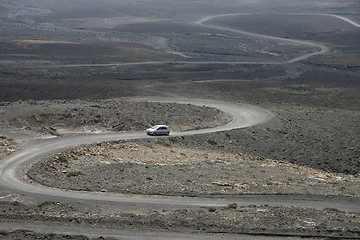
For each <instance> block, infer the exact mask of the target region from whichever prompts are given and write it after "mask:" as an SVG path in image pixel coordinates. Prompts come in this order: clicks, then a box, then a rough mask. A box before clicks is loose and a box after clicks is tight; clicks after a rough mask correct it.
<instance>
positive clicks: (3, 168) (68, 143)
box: [0, 98, 360, 212]
mask: <svg viewBox="0 0 360 240" xmlns="http://www.w3.org/2000/svg"><path fill="white" fill-rule="evenodd" d="M141 100H146V99H144V98H143V99H141ZM152 100H153V99H152ZM156 101H162V102H176V103H192V104H195V105H200V106H203V105H205V106H209V107H215V108H218V109H220V110H221V111H223V112H225V113H227V114H229V115H230V116H231V117H232V118H233V119H232V121H231V122H230V123H228V124H226V125H223V126H218V127H215V128H209V129H202V130H193V131H187V132H174V133H172V134H171V135H172V136H185V135H194V134H203V133H211V132H218V131H225V130H231V129H237V128H244V127H249V126H253V125H257V124H261V123H264V122H266V121H269V120H271V119H272V118H273V114H272V113H271V112H269V111H267V110H264V109H261V108H258V107H255V106H251V105H246V104H237V103H227V102H222V101H215V100H201V99H170V100H169V99H156ZM140 138H149V136H146V135H145V133H144V132H121V133H104V134H82V135H75V136H67V137H57V138H53V139H46V140H38V141H36V142H33V143H32V144H30V145H29V146H27V147H26V148H25V149H24V150H23V151H20V152H18V153H16V154H14V155H12V156H10V157H8V158H7V159H5V160H3V161H2V162H1V163H0V185H1V186H3V187H5V188H7V189H12V190H15V191H20V192H25V193H32V194H37V195H42V196H50V197H56V198H57V199H64V198H66V199H77V200H91V201H111V202H118V203H132V204H147V205H149V204H156V205H158V204H162V205H179V206H225V205H228V204H229V203H234V202H235V203H237V204H238V205H239V206H244V205H265V204H266V205H272V206H298V207H310V208H319V209H321V208H337V209H339V210H343V211H350V212H359V211H360V207H359V204H354V203H352V202H334V201H329V202H324V201H316V200H313V201H310V200H302V199H300V200H297V199H290V198H287V199H283V198H281V197H280V198H279V196H271V195H269V196H266V195H261V196H251V197H241V198H232V199H222V198H189V197H159V196H142V195H124V194H115V193H101V192H95V193H94V192H77V191H69V190H62V189H55V188H49V187H45V186H41V185H36V184H31V183H29V182H27V181H26V180H24V179H23V176H20V174H19V170H21V169H22V168H23V167H24V166H25V165H28V164H31V163H33V162H34V161H37V160H39V159H41V158H42V157H44V156H46V155H48V154H50V153H53V152H56V151H60V150H62V149H64V148H66V147H72V146H76V145H80V144H90V143H96V142H100V141H109V140H118V139H140Z"/></svg>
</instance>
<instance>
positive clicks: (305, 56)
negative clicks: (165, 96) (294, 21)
mask: <svg viewBox="0 0 360 240" xmlns="http://www.w3.org/2000/svg"><path fill="white" fill-rule="evenodd" d="M251 14H254V13H232V14H220V15H213V16H208V17H204V18H202V19H200V20H198V21H196V22H195V24H197V25H200V26H206V27H210V28H214V29H218V30H222V31H230V32H233V33H238V34H241V35H247V36H252V37H257V38H262V39H269V40H275V41H280V42H288V43H293V44H297V45H302V46H308V47H315V48H318V49H319V50H318V51H315V52H310V53H306V54H303V55H301V56H298V57H295V58H293V59H289V60H287V61H267V62H261V61H145V62H128V63H94V64H61V65H50V66H31V67H22V68H30V69H31V68H79V67H116V66H124V67H125V66H143V65H166V64H195V65H209V64H225V65H240V64H253V65H258V64H263V65H279V64H289V63H296V62H300V61H303V60H305V59H308V58H311V57H313V56H316V55H322V54H325V53H328V52H329V51H330V50H331V49H330V48H329V47H327V46H325V45H322V44H320V43H316V42H311V41H307V40H299V39H290V38H281V37H274V36H270V35H265V34H259V33H252V32H247V31H243V30H239V29H234V28H230V27H224V26H218V25H215V24H210V23H206V22H208V21H210V20H212V19H216V18H221V17H229V16H240V15H251ZM256 14H260V13H256ZM292 15H314V16H329V17H334V18H338V19H340V20H343V21H345V22H347V23H349V24H351V25H353V26H354V27H360V25H359V24H358V23H356V22H355V21H353V20H351V19H349V18H347V17H343V16H339V15H335V14H320V13H319V14H313V13H312V14H306V13H304V14H296V13H295V14H292Z"/></svg>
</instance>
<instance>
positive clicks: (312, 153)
mask: <svg viewBox="0 0 360 240" xmlns="http://www.w3.org/2000/svg"><path fill="white" fill-rule="evenodd" d="M228 2H229V5H226V4H222V3H221V5H219V4H218V3H215V2H208V1H207V3H206V4H204V5H201V7H200V5H199V4H200V3H201V2H196V1H195V2H194V1H192V2H191V3H190V2H189V3H188V2H182V1H174V2H169V1H166V3H165V2H163V1H162V0H156V1H155V2H154V1H152V4H151V6H148V5H146V0H143V1H138V2H134V1H122V3H124V5H121V4H120V5H119V4H118V3H116V4H115V3H110V2H109V4H110V5H111V7H109V8H106V9H105V8H103V7H104V6H103V2H97V1H96V0H91V2H89V0H87V4H85V5H83V4H81V2H78V5H76V6H71V5H68V4H62V5H61V6H56V5H54V4H56V2H55V1H37V2H36V3H35V2H30V1H27V3H26V4H27V6H26V7H25V8H23V7H21V6H18V4H20V0H16V2H15V1H13V2H11V3H1V4H2V5H1V6H2V8H0V11H1V15H2V17H1V21H2V24H1V25H0V28H1V32H2V34H3V38H2V40H1V45H0V64H1V71H0V79H1V80H0V84H1V85H0V86H1V87H0V100H1V101H2V107H5V106H6V105H8V106H16V105H18V106H21V107H18V110H20V111H21V110H24V114H23V115H22V116H21V117H20V118H19V119H18V121H17V122H13V125H12V126H13V127H17V128H18V130H19V131H15V132H12V130H11V129H9V125H7V122H6V121H5V122H4V121H2V122H1V126H2V130H3V135H4V137H2V138H1V143H0V148H1V156H4V155H8V154H10V153H11V152H13V151H14V150H15V149H16V147H17V146H16V144H17V143H18V144H19V147H21V146H23V141H27V139H28V138H29V137H35V138H47V137H54V136H56V135H62V134H63V135H67V134H71V133H74V132H77V131H82V132H84V131H99V130H100V131H106V130H109V129H112V127H113V126H115V125H116V124H114V122H116V121H107V120H106V118H105V117H104V115H107V116H110V117H113V116H112V113H111V111H105V110H104V111H101V114H100V117H99V119H97V118H96V117H95V116H96V114H95V112H94V111H90V109H92V108H93V107H91V104H93V102H94V99H99V100H101V99H113V98H118V97H133V96H166V95H170V96H172V95H181V96H188V97H196V98H208V99H219V100H225V101H230V102H240V103H250V104H254V105H257V106H260V107H263V108H266V109H269V110H270V111H272V112H273V113H275V118H274V119H273V120H272V121H271V122H269V123H267V124H264V125H261V126H256V127H251V128H248V129H242V130H232V131H227V132H223V133H211V134H204V135H198V136H185V137H183V138H177V137H173V138H171V137H170V138H169V139H167V138H161V139H160V140H155V139H154V140H143V141H136V142H132V144H133V145H132V146H135V148H132V147H129V146H130V145H129V144H130V143H129V142H127V143H120V144H125V147H124V148H121V149H116V148H115V147H113V148H112V147H109V146H108V145H105V144H100V145H99V146H95V147H93V148H90V149H87V147H85V148H83V149H80V150H76V151H75V152H73V153H71V149H70V150H68V151H65V152H63V153H62V155H60V157H61V156H66V158H65V159H66V161H67V162H66V163H64V162H61V161H59V159H62V158H59V156H56V157H55V158H52V157H51V156H50V157H49V158H47V159H46V160H45V161H44V162H40V163H39V164H38V165H36V166H34V167H33V168H32V169H31V171H30V175H31V176H32V178H33V179H37V180H38V181H42V182H44V183H45V182H46V183H47V184H50V185H52V186H60V187H64V188H68V187H74V188H76V189H82V190H87V191H89V190H100V191H102V190H103V191H118V192H127V189H128V190H129V192H131V193H143V192H145V193H149V194H159V193H160V194H165V195H167V194H169V195H178V194H180V195H196V194H198V195H201V196H206V195H209V194H211V193H216V194H236V195H239V194H242V193H251V194H253V193H257V194H258V193H261V194H263V193H270V194H273V193H276V194H277V193H286V195H285V196H284V197H285V198H286V197H290V198H291V197H295V198H297V197H299V198H301V199H302V198H305V199H308V198H310V199H312V198H313V199H315V200H316V201H325V200H326V201H330V202H350V203H358V202H359V201H358V196H357V193H358V192H359V191H358V189H357V188H358V184H357V182H358V179H359V169H360V165H359V152H360V149H359V146H358V142H359V136H360V133H359V129H360V128H359V126H358V125H359V124H358V119H359V110H360V109H359V106H360V104H359V103H360V96H359V93H360V91H359V87H360V85H359V84H360V83H359V80H358V79H359V73H358V70H359V61H358V60H359V58H358V55H359V48H358V39H359V31H358V30H357V29H356V28H355V26H354V24H352V23H351V22H349V21H348V20H346V19H351V20H353V21H357V19H359V18H358V16H359V12H358V2H357V1H356V0H347V1H345V2H342V3H339V2H338V1H336V0H329V1H327V3H328V4H327V5H323V4H320V2H317V1H301V2H291V3H289V2H288V1H282V0H276V1H275V3H274V2H271V3H268V2H266V1H264V2H263V3H262V4H260V5H254V4H255V3H254V2H253V1H242V2H241V3H239V2H238V1H232V0H230V1H228ZM125 3H128V4H125ZM37 4H42V5H41V7H38V6H37ZM239 4H240V5H239ZM70 6H71V7H70ZM254 9H256V12H264V13H268V14H261V15H258V16H256V17H255V18H254V16H252V17H251V16H250V15H246V16H233V17H226V18H221V19H213V20H212V23H213V24H217V25H222V26H225V27H227V28H236V29H241V30H246V31H250V32H255V33H259V34H266V35H270V36H275V37H280V38H290V39H304V40H305V41H309V40H310V41H313V42H318V43H320V44H321V45H325V46H329V47H331V49H332V50H331V51H330V52H329V53H327V54H325V55H321V56H315V57H312V58H310V59H307V60H306V61H302V62H300V63H292V64H287V65H254V64H243V65H236V66H233V65H228V64H226V65H224V64H211V65H207V64H201V65H195V64H165V65H159V64H154V65H141V66H140V65H131V66H130V65H128V66H126V65H119V66H115V65H111V64H112V63H117V62H122V63H126V62H139V61H156V62H162V61H167V62H168V63H172V62H176V61H179V62H181V61H192V60H194V61H202V62H204V63H205V62H207V61H218V62H219V63H220V62H222V61H229V60H230V61H234V60H235V61H246V62H252V63H253V62H254V61H265V62H266V61H274V60H279V59H293V58H294V57H297V56H299V55H302V54H307V53H308V51H311V52H312V51H313V50H314V49H309V48H307V47H299V46H291V44H283V43H280V42H277V41H276V39H272V40H271V39H268V40H264V39H262V40H261V41H259V39H256V38H252V37H250V36H249V35H241V34H240V35H239V34H238V33H235V32H228V31H223V30H220V29H211V28H210V27H205V26H199V25H196V24H193V23H194V22H195V21H196V20H198V19H200V18H202V17H206V16H213V15H221V14H228V13H233V12H236V13H237V12H238V11H243V12H253V11H254ZM279 11H281V12H289V13H296V14H297V15H296V17H294V16H293V15H287V14H282V15H276V16H274V15H273V13H278V12H279ZM299 11H300V12H301V13H304V12H305V13H309V14H307V15H306V16H307V17H306V18H304V17H303V16H304V15H302V14H298V13H299ZM316 13H326V14H332V15H333V14H335V15H342V16H344V15H343V14H346V19H345V21H344V19H337V18H335V17H330V16H328V15H326V16H325V15H324V16H319V15H317V16H316ZM119 15H121V16H120V18H119ZM139 16H141V17H139ZM313 20H316V22H317V23H319V25H316V24H313V25H311V26H309V22H312V21H313ZM88 22H95V23H97V24H86V23H88ZM248 23H254V24H248ZM255 23H260V25H259V24H255ZM312 23H313V22H312ZM242 24H245V25H246V27H244V26H243V25H242ZM263 24H268V26H271V27H267V28H265V29H262V28H261V25H263ZM243 27H244V28H243ZM301 28H303V30H301ZM224 30H225V29H224ZM59 39H61V40H59ZM179 53H181V54H179ZM55 55H56V56H55ZM189 57H190V58H192V59H190V60H189ZM103 63H105V64H110V65H107V66H104V65H102V64H103ZM68 64H89V66H90V65H91V66H92V67H88V68H76V69H74V68H62V69H55V68H46V69H45V68H44V69H33V68H25V69H24V68H22V70H21V71H20V70H18V69H19V68H18V67H24V66H39V65H68ZM29 99H35V100H36V101H32V100H29ZM50 99H53V100H56V101H58V105H59V103H60V102H61V101H63V100H68V101H64V104H70V105H71V104H74V103H76V104H78V106H77V107H76V108H77V110H78V111H77V112H79V110H82V109H84V110H85V114H84V115H81V114H79V113H78V114H77V116H78V118H77V120H78V121H75V122H72V120H73V117H70V118H69V117H66V116H70V115H71V114H74V112H71V111H75V110H74V108H72V109H70V110H69V111H70V115H66V114H68V113H69V112H67V113H66V112H61V113H60V115H56V114H57V111H52V109H53V108H52V107H54V106H55V105H56V104H55V105H54V104H53V103H51V102H47V100H50ZM75 99H82V100H75ZM89 99H91V101H89V102H87V101H88V100H89ZM19 100H23V101H25V102H23V103H21V102H19V103H8V102H16V101H19ZM37 100H40V101H38V102H37ZM43 100H45V102H44V101H43ZM110 101H112V100H110ZM100 103H101V104H100V105H104V106H108V105H106V103H105V102H104V101H100ZM47 104H49V107H48V108H47V109H46V111H43V112H37V110H36V111H35V113H34V112H33V111H34V109H37V108H36V107H39V106H40V105H43V106H44V105H47ZM60 105H61V104H60ZM98 105H99V104H98ZM81 106H82V107H83V108H81ZM85 106H86V107H85ZM144 107H145V106H144V105H142V106H140V105H137V107H136V108H135V109H136V111H128V112H127V113H126V114H125V115H126V116H131V117H129V118H126V120H125V121H124V122H123V123H124V124H123V125H122V126H120V127H119V129H132V128H134V126H133V122H134V121H133V120H136V121H135V122H137V123H138V124H137V125H136V124H135V125H136V126H137V127H135V128H143V127H144V126H145V125H147V123H150V122H151V120H150V119H151V118H152V116H148V117H149V118H150V119H149V118H142V116H141V114H140V115H139V114H138V113H142V112H143V110H142V109H143V108H144ZM166 108H167V109H169V108H170V109H171V108H172V106H169V105H167V106H166ZM9 109H10V108H9ZM125 109H126V108H121V110H120V108H119V110H118V112H119V113H121V112H124V111H126V110H125ZM182 109H188V108H187V106H185V107H184V108H182ZM25 110H26V111H27V112H26V111H25ZM88 110H89V111H88ZM130 110H133V109H130ZM188 110H189V111H188V115H184V117H185V118H184V119H183V120H182V121H178V120H179V119H177V120H176V121H174V120H169V123H171V124H173V122H178V123H179V126H178V127H179V129H180V128H184V129H185V128H198V127H204V126H210V125H211V126H213V125H214V124H215V125H216V124H218V123H220V122H226V118H224V116H221V115H218V112H216V111H215V112H214V111H212V110H210V111H208V110H207V109H201V111H200V112H198V111H197V109H195V108H190V109H188ZM4 111H5V112H4ZM75 112H76V111H75ZM172 112H173V113H174V114H175V115H177V109H172ZM4 113H5V114H4ZM9 113H10V114H11V112H10V111H7V110H6V108H5V110H3V109H2V110H1V111H0V116H1V117H3V116H5V115H7V116H9V115H8V114H9ZM214 113H215V114H214ZM102 114H104V115H102ZM209 114H210V115H209ZM175 115H174V116H175ZM31 116H32V117H31ZM71 116H73V115H71ZM87 116H90V117H89V118H87ZM16 117H19V116H14V117H12V118H8V119H7V120H10V119H14V118H16ZM169 118H170V116H169ZM49 119H51V121H54V120H56V121H57V123H56V124H55V125H54V124H45V122H46V121H47V120H49ZM70 119H71V121H68V120H70ZM5 120H6V119H5ZM94 120H96V121H98V122H94ZM155 120H156V122H157V121H159V119H155ZM160 120H162V119H160ZM79 121H80V122H82V121H88V122H87V124H86V125H85V124H84V125H83V124H79ZM171 121H173V122H171ZM189 121H190V122H191V121H195V122H194V125H193V124H188V122H189ZM182 124H185V125H186V126H185V127H184V126H183V125H182ZM79 126H80V128H79ZM11 132H12V134H10V133H11ZM6 136H8V138H6ZM10 137H12V138H14V139H9V138H10ZM116 144H119V143H116ZM126 144H127V145H126ZM114 146H116V145H114ZM126 146H128V147H126ZM154 148H155V149H156V148H159V149H161V150H162V151H163V152H164V153H166V155H168V158H166V159H169V158H170V159H171V160H172V161H174V164H167V165H162V164H163V163H164V162H166V160H161V159H160V158H158V157H156V156H154V155H150V154H152V153H153V152H152V150H153V149H154ZM104 151H106V154H104ZM134 152H140V153H142V154H149V155H150V156H151V157H150V159H149V162H147V163H146V164H147V165H145V163H144V162H142V161H140V162H139V160H143V159H144V158H135V157H134V156H133V155H132V154H134ZM80 153H85V156H84V155H82V154H80ZM88 153H91V154H90V156H87V155H86V154H88ZM79 154H80V155H79ZM107 154H108V155H107ZM120 155H121V156H120ZM123 155H124V156H128V157H129V158H124V157H123ZM130 157H133V159H131V158H130ZM179 157H180V160H182V162H181V163H179V162H176V161H178V160H179ZM206 157H207V158H206ZM108 158H109V159H110V161H108V160H107V159H108ZM219 159H220V160H219ZM161 161H162V163H161ZM227 161H230V162H227ZM94 162H96V164H98V165H96V164H95V165H94ZM109 163H110V164H109ZM274 165H276V166H279V168H277V167H276V166H275V167H274ZM51 166H53V167H54V168H52V167H51ZM146 166H147V168H146ZM43 169H50V170H49V173H50V174H51V176H52V177H54V178H56V179H62V182H59V181H49V180H52V178H51V177H50V178H49V176H46V174H44V172H43V171H42V170H43ZM91 169H96V170H98V172H96V171H95V172H94V173H93V172H91ZM204 169H207V170H208V171H206V173H204ZM233 169H238V171H236V174H238V175H237V177H235V175H236V174H235V175H234V176H232V175H231V176H229V175H228V174H227V173H228V172H229V171H232V170H233ZM255 169H256V170H258V171H255ZM128 170H129V171H128ZM277 170H279V171H278V172H276V171H277ZM109 171H113V173H114V175H115V176H117V175H119V176H120V175H121V176H122V177H123V179H121V180H119V179H118V180H114V181H112V180H109V181H108V182H102V181H99V180H101V179H103V178H106V177H109V176H107V175H106V174H105V175H104V173H105V172H109ZM192 171H194V172H196V173H197V174H198V175H199V176H200V175H203V176H201V177H199V178H196V179H195V178H194V176H193V175H192V174H191V173H192ZM164 172H166V173H169V174H167V175H166V174H164ZM35 173H37V174H35ZM38 173H39V174H38ZM70 173H71V174H70ZM75 173H76V174H75ZM137 173H142V174H143V175H142V176H139V174H137ZM209 173H212V174H209ZM290 173H292V174H291V175H290ZM92 174H93V175H92ZM90 176H92V177H91V179H90V180H93V179H98V181H97V182H96V183H94V184H91V185H86V184H87V183H88V182H89V177H90ZM275 176H276V177H275ZM185 177H186V178H185ZM275 178H276V179H275ZM277 178H279V179H277ZM198 179H202V180H203V181H198ZM175 180H176V181H175ZM278 180H279V181H278ZM119 182H120V183H121V184H117V183H119ZM164 182H168V183H169V185H171V187H170V189H168V188H167V187H164V185H163V183H164ZM139 183H141V184H139ZM70 185H71V186H70ZM119 185H120V187H119ZM168 187H169V186H168ZM182 189H184V190H182ZM194 192H195V194H194ZM0 193H1V199H2V201H1V204H2V206H3V208H2V209H4V210H5V212H3V214H2V215H1V219H2V221H6V222H7V221H9V220H12V219H15V220H22V219H26V220H27V221H28V222H35V221H48V222H49V221H51V222H54V223H64V222H66V223H69V222H71V224H72V226H73V227H74V229H75V228H76V227H77V226H78V225H82V224H83V225H88V226H95V225H97V224H100V225H103V226H109V227H113V226H116V227H117V228H119V227H120V228H130V227H131V228H134V229H144V228H145V229H156V230H159V229H163V227H164V226H166V228H168V231H190V232H199V231H202V232H211V231H214V230H216V231H226V232H233V233H239V232H240V233H250V234H254V233H255V234H264V235H266V234H270V235H272V234H285V235H298V236H301V235H310V236H317V237H319V236H324V237H325V236H328V237H330V236H331V237H337V238H342V237H349V238H351V237H353V238H358V236H359V230H358V228H357V226H358V224H359V220H358V219H359V216H358V214H355V213H354V214H352V213H344V212H341V211H339V210H337V209H325V210H314V209H304V208H287V207H270V206H261V207H252V206H244V207H242V206H235V205H229V206H228V207H225V208H218V207H215V208H210V207H207V208H197V207H194V208H176V207H174V208H171V207H169V208H165V207H164V208H162V207H159V206H151V207H149V208H151V209H150V210H149V208H146V207H145V208H141V209H139V208H134V207H133V208H131V207H130V206H127V205H126V206H118V205H116V206H115V205H112V204H110V203H109V204H104V205H101V206H100V207H99V208H94V207H93V205H91V204H90V203H87V202H85V201H83V202H81V203H78V202H75V201H70V202H66V201H64V202H59V203H58V202H57V200H56V198H51V197H49V198H36V197H34V196H32V195H23V194H20V193H17V192H11V191H9V190H8V189H6V188H1V189H0ZM281 196H282V195H281ZM242 197H245V196H241V195H240V198H242ZM119 208H120V209H119ZM154 209H155V210H154ZM114 210H116V211H114ZM115 213H116V214H115ZM58 216H61V217H58ZM84 216H85V217H84ZM229 217H232V218H236V219H238V221H229ZM164 219H166V222H164ZM176 219H177V220H176ZM219 219H220V220H219ZM254 219H258V221H254ZM219 222H221V223H222V224H220V225H219V224H218V223H219ZM167 223H171V224H169V225H166V224H167ZM0 226H1V225H0ZM241 226H243V228H241ZM25 235H26V234H25ZM9 236H10V239H11V236H13V235H9ZM23 236H24V235H23Z"/></svg>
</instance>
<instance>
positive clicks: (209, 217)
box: [0, 201, 359, 239]
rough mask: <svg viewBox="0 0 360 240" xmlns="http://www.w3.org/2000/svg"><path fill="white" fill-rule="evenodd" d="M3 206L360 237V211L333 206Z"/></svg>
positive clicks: (126, 224) (124, 220) (74, 222)
mask: <svg viewBox="0 0 360 240" xmlns="http://www.w3.org/2000/svg"><path fill="white" fill-rule="evenodd" d="M1 208H2V209H3V210H2V213H0V217H1V218H3V217H6V218H7V219H8V221H15V222H16V221H19V220H23V219H27V220H28V221H31V222H35V223H36V222H37V221H49V222H52V223H64V222H65V223H67V225H68V226H73V227H76V226H87V225H93V226H97V227H98V226H104V227H116V228H117V229H126V230H129V229H151V230H155V231H180V232H206V233H231V234H236V233H248V234H261V235H270V236H271V235H275V236H277V235H278V234H279V232H281V234H282V235H283V236H293V235H297V236H308V237H309V236H318V237H319V236H322V237H334V238H339V239H343V238H346V239H356V238H358V237H359V228H358V226H359V214H355V213H345V212H341V211H339V210H336V209H331V208H328V209H325V210H314V209H307V208H298V207H270V206H261V207H255V206H246V207H240V206H237V205H236V204H229V205H228V206H225V207H200V208H199V207H195V208H171V209H161V208H160V209H150V210H147V209H139V208H137V209H127V210H126V211H119V210H116V209H111V210H106V209H104V210H97V209H94V208H92V209H88V211H87V212H86V213H84V212H83V210H82V209H81V207H79V206H74V205H69V204H64V203H61V202H53V201H46V202H42V203H39V204H37V205H29V204H22V203H15V204H13V203H11V204H9V203H1ZM279 217H280V218H281V220H279ZM0 234H2V236H4V235H5V237H6V235H7V233H5V234H4V233H0ZM30 234H32V233H30ZM0 236H1V235H0ZM10 237H16V234H15V233H13V234H10ZM5 239H7V238H5ZM8 239H13V238H8ZM39 239H42V238H39ZM51 239H56V238H51ZM70 239H72V238H70ZM75 239H76V238H75Z"/></svg>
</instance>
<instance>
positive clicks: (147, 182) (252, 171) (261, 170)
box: [28, 137, 360, 197]
mask: <svg viewBox="0 0 360 240" xmlns="http://www.w3.org/2000/svg"><path fill="white" fill-rule="evenodd" d="M181 139H182V138H181V137H170V138H166V139H165V138H161V139H157V140H147V141H143V142H141V143H139V144H138V143H135V142H115V143H101V144H98V145H95V146H91V147H80V148H75V149H72V150H70V151H68V152H66V153H59V154H57V155H56V156H54V157H52V158H49V159H47V160H45V161H41V162H38V163H36V164H35V165H34V166H32V167H31V169H30V170H29V172H28V175H29V177H30V178H31V180H33V181H36V182H39V183H41V184H43V185H46V186H50V187H57V188H63V189H72V190H78V191H95V192H100V191H101V192H107V191H109V192H118V193H132V194H145V195H165V196H196V197H209V196H212V195H239V194H240V195H241V194H292V193H298V194H320V195H348V196H356V197H359V192H360V189H359V186H360V184H359V183H360V178H359V177H355V176H352V175H345V174H334V173H329V172H325V171H321V170H315V169H312V168H309V167H305V166H299V165H297V164H292V163H287V162H281V161H278V160H270V159H265V158H262V157H253V156H249V155H246V154H241V153H238V154H230V153H224V152H219V151H209V150H196V149H193V148H189V147H178V146H176V142H178V141H181ZM203 144H204V145H214V144H215V143H214V142H213V141H212V140H210V139H209V140H208V141H207V142H204V143H203Z"/></svg>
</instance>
